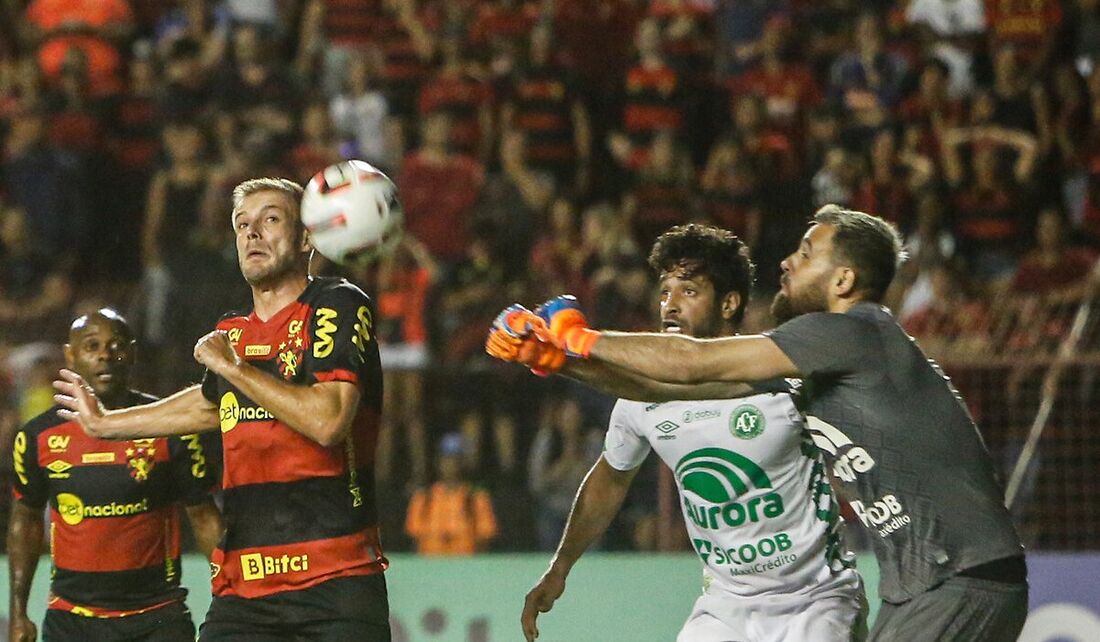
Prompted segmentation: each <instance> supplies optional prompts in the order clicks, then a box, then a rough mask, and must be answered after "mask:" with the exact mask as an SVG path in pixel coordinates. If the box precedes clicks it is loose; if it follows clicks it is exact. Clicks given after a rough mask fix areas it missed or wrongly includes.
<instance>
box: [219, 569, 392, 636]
mask: <svg viewBox="0 0 1100 642" xmlns="http://www.w3.org/2000/svg"><path fill="white" fill-rule="evenodd" d="M199 640H200V642H221V641H223V640H224V641H226V642H229V641H232V642H291V641H293V642H298V641H301V642H307V641H308V642H389V640H390V604H389V597H388V595H387V592H386V578H385V577H384V576H383V575H382V574H381V573H379V574H377V575H359V576H356V577H339V578H336V579H333V580H329V581H327V582H323V583H321V584H318V585H317V586H312V587H310V588H307V589H302V590H300V591H287V592H285V593H276V594H275V595H269V596H267V597H259V598H252V599H246V598H243V597H236V596H232V595H230V596H225V597H217V596H215V597H214V599H213V600H212V601H211V602H210V610H209V611H207V613H206V621H205V622H203V624H202V626H201V627H199Z"/></svg>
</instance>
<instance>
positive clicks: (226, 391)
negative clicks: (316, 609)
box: [202, 278, 388, 598]
mask: <svg viewBox="0 0 1100 642" xmlns="http://www.w3.org/2000/svg"><path fill="white" fill-rule="evenodd" d="M218 329H220V330H224V331H226V332H227V333H228V334H229V339H230V341H231V342H232V343H233V345H234V347H235V349H236V351H237V354H238V355H240V356H241V358H242V359H244V360H245V361H247V362H248V363H249V364H251V365H252V366H255V367H257V368H259V369H260V370H263V371H264V372H267V373H269V374H271V375H273V376H275V377H279V378H280V379H284V380H286V381H289V382H292V383H295V384H300V385H303V386H308V385H312V384H317V383H323V382H330V381H343V382H348V383H352V384H354V385H356V386H357V387H358V388H359V391H360V402H359V409H358V411H357V412H356V415H355V419H354V421H353V424H352V427H351V431H350V433H349V434H348V437H347V439H346V440H345V441H344V443H341V444H339V445H336V446H332V447H325V446H321V445H320V444H318V443H317V442H315V441H312V440H310V439H308V438H306V437H304V436H303V435H301V434H300V433H298V432H295V431H294V430H293V429H291V428H290V427H289V426H287V425H286V424H285V423H283V422H282V421H280V420H279V419H278V418H276V417H275V416H274V415H272V414H271V413H270V412H269V411H268V410H267V409H265V408H263V407H262V406H260V405H259V404H257V403H256V402H255V401H253V400H252V399H249V398H248V397H247V396H245V395H244V394H242V393H241V391H240V390H237V389H236V388H235V387H233V386H232V385H231V384H230V383H229V382H228V381H226V380H225V379H223V378H222V377H219V376H216V375H213V374H212V373H210V372H208V373H207V375H206V377H205V379H204V380H203V385H202V390H203V394H204V395H205V396H206V398H207V399H209V400H210V401H212V402H213V403H216V404H218V407H219V409H220V419H221V432H222V446H223V452H224V457H225V467H224V478H223V484H222V485H223V488H224V499H225V505H224V514H225V525H226V531H225V538H224V540H223V541H222V543H221V546H219V547H218V549H217V550H216V551H215V552H214V567H213V569H214V577H213V592H214V595H216V596H226V595H234V596H239V597H244V598H256V597H263V596H266V595H271V594H274V593H280V592H284V591H294V590H300V589H305V588H309V587H311V586H315V585H317V584H320V583H322V582H325V581H327V580H330V579H334V578H337V577H347V576H353V575H370V574H374V573H381V572H382V571H384V570H385V568H386V566H387V564H388V563H387V561H386V559H385V557H383V556H382V550H381V546H380V544H379V541H378V526H377V524H378V516H377V509H376V507H375V497H374V448H375V443H376V442H377V439H378V422H379V417H380V411H381V406H382V370H381V366H380V365H379V362H378V344H377V342H376V340H375V336H374V328H373V309H372V303H371V301H370V299H369V298H368V297H367V295H365V294H363V292H362V291H361V290H360V289H359V288H357V287H355V286H354V285H352V284H351V283H349V282H347V281H346V280H344V279H335V278H313V279H312V280H311V281H310V283H309V285H308V286H307V287H306V289H305V291H304V292H303V293H302V295H301V296H299V297H298V299H297V301H295V302H294V303H291V304H290V305H288V306H286V307H285V308H283V309H282V310H280V311H279V312H278V313H276V314H275V316H273V317H272V318H270V319H268V320H266V321H263V320H261V319H259V318H258V317H257V316H256V315H255V313H252V314H249V315H248V316H227V317H225V318H223V319H222V320H221V321H220V322H219V323H218Z"/></svg>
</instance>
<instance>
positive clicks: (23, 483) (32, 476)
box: [12, 427, 49, 509]
mask: <svg viewBox="0 0 1100 642" xmlns="http://www.w3.org/2000/svg"><path fill="white" fill-rule="evenodd" d="M12 468H13V472H14V473H15V483H14V485H13V486H12V495H13V496H14V497H15V499H16V501H20V502H22V503H24V504H26V505H27V506H29V507H31V508H34V509H41V508H44V507H45V506H46V502H47V501H48V499H49V488H47V485H46V476H45V474H44V473H43V472H42V467H41V466H39V465H38V438H37V437H36V435H35V433H33V432H31V431H29V430H28V429H27V428H26V427H24V428H22V429H21V430H20V431H19V432H17V433H15V441H14V442H13V445H12Z"/></svg>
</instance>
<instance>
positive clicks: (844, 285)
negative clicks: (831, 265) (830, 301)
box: [833, 266, 856, 298]
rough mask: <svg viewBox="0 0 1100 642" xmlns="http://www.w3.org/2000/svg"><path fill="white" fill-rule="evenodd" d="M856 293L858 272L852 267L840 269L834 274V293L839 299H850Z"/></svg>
mask: <svg viewBox="0 0 1100 642" xmlns="http://www.w3.org/2000/svg"><path fill="white" fill-rule="evenodd" d="M855 291H856V271H855V270H853V269H852V268H850V267H844V266H841V267H838V268H837V269H836V271H835V272H834V273H833V292H834V293H835V294H836V296H837V297H841V298H844V297H849V296H851V295H852V294H853V293H855Z"/></svg>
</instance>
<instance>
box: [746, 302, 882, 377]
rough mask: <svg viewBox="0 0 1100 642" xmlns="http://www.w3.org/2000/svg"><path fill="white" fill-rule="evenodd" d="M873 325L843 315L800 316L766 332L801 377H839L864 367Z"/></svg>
mask: <svg viewBox="0 0 1100 642" xmlns="http://www.w3.org/2000/svg"><path fill="white" fill-rule="evenodd" d="M873 328H874V326H873V325H871V324H869V323H867V322H865V321H861V320H859V319H856V318H853V317H851V316H848V315H846V314H837V313H833V312H814V313H811V314H803V315H801V316H798V317H795V318H794V319H791V320H790V321H787V322H786V323H784V324H783V325H781V326H779V327H778V328H775V329H774V330H770V331H768V332H765V333H764V334H765V335H766V336H768V337H771V339H772V341H774V342H775V344H776V345H777V346H779V349H780V350H782V351H783V353H784V354H786V355H787V357H788V358H789V359H790V360H791V361H793V362H794V365H795V366H797V367H798V370H799V371H800V372H801V373H802V375H803V376H804V377H813V376H815V375H826V376H828V375H842V374H847V373H850V372H853V371H855V370H857V369H858V368H860V366H861V364H864V361H865V359H866V358H867V353H868V352H869V351H870V350H872V349H874V345H875V344H876V341H877V339H876V337H875V335H874V329H873Z"/></svg>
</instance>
